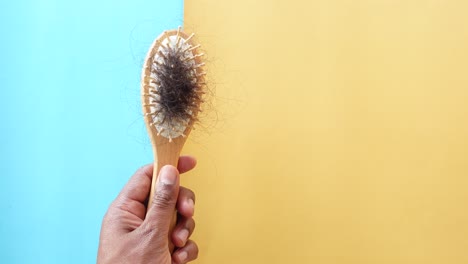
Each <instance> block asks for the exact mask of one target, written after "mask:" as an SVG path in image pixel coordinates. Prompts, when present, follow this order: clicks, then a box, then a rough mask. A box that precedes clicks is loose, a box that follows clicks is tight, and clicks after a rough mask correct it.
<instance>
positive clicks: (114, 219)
mask: <svg viewBox="0 0 468 264" xmlns="http://www.w3.org/2000/svg"><path fill="white" fill-rule="evenodd" d="M195 164H196V161H195V159H194V158H192V157H189V156H182V157H180V158H179V165H178V168H177V169H178V170H177V169H176V168H175V167H173V166H164V167H163V168H161V170H160V173H159V177H158V179H157V184H156V191H155V195H154V197H148V196H149V192H150V187H151V179H152V177H153V165H146V166H144V167H142V168H141V169H139V170H138V171H137V172H136V173H135V174H134V175H133V176H132V178H131V179H130V180H129V182H128V183H127V184H126V185H125V187H124V188H123V189H122V191H121V192H120V194H119V195H118V196H117V198H116V199H115V200H114V201H113V202H112V204H111V205H110V206H109V209H108V211H107V213H106V215H105V216H104V219H103V221H102V227H101V235H100V239H99V251H98V257H97V263H98V264H108V263H112V264H116V263H157V264H182V263H187V262H189V261H192V260H194V259H196V258H197V255H198V247H197V245H196V243H195V242H193V241H192V240H189V239H188V238H189V237H190V235H191V234H192V232H193V229H194V228H195V222H194V220H193V218H192V217H193V212H194V201H195V195H194V193H193V192H192V191H191V190H189V189H187V188H184V187H181V186H180V187H179V172H180V173H184V172H187V171H189V170H191V169H193V168H194V167H195ZM148 199H153V203H152V206H151V208H149V211H148V214H147V215H146V217H145V214H146V202H147V200H148ZM174 209H177V212H178V217H177V224H176V226H175V227H174V230H173V231H172V233H170V225H171V221H172V218H173V216H174ZM169 239H170V240H171V242H172V243H173V244H174V245H175V246H176V249H175V251H174V252H171V251H170V248H169V244H170V243H169V242H170V241H169Z"/></svg>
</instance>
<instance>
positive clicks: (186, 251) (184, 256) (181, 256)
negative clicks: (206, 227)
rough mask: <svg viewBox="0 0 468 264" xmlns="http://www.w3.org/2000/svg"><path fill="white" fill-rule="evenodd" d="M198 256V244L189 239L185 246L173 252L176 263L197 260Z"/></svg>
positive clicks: (181, 263) (180, 263)
mask: <svg viewBox="0 0 468 264" xmlns="http://www.w3.org/2000/svg"><path fill="white" fill-rule="evenodd" d="M197 257H198V246H197V244H195V242H193V241H192V240H189V241H188V242H187V244H186V245H185V246H184V247H183V248H179V249H178V250H176V252H174V253H173V254H172V260H173V261H174V263H176V264H183V263H187V262H189V261H192V260H195V259H196V258H197Z"/></svg>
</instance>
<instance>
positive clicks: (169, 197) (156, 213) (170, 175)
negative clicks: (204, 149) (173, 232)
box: [144, 165, 179, 237]
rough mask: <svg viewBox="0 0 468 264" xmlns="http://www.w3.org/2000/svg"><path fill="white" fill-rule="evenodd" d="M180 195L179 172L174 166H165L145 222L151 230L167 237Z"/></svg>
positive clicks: (160, 174) (160, 173) (161, 171)
mask: <svg viewBox="0 0 468 264" xmlns="http://www.w3.org/2000/svg"><path fill="white" fill-rule="evenodd" d="M178 194H179V172H178V171H177V169H176V168H175V167H173V166H170V165H168V166H164V167H162V168H161V170H160V172H159V177H158V180H157V182H156V191H155V194H154V197H151V198H150V199H153V203H152V206H151V208H149V210H148V214H147V216H146V219H145V221H144V224H145V225H146V226H147V228H149V229H153V230H156V231H157V232H158V233H159V235H161V236H163V237H167V235H168V233H169V227H170V225H171V221H172V217H173V215H174V210H175V206H176V202H177V197H178Z"/></svg>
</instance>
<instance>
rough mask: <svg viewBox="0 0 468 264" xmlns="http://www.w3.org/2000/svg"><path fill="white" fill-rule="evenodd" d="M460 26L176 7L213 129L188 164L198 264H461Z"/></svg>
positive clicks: (388, 1) (358, 2)
mask: <svg viewBox="0 0 468 264" xmlns="http://www.w3.org/2000/svg"><path fill="white" fill-rule="evenodd" d="M467 13H468V2H467V1H461V0H460V1H455V0H439V1H431V0H420V1H416V0H413V1H408V0H373V1H371V0H368V1H363V0H348V1H339V0H327V1H325V0H322V1H316V0H310V1H271V0H256V1H251V0H237V1H220V0H198V1H194V0H186V1H185V21H184V23H185V27H186V30H187V31H193V32H196V33H197V36H198V41H199V42H201V44H202V45H203V47H204V49H205V50H206V52H207V54H208V58H209V60H208V72H209V78H210V81H211V82H212V85H213V84H214V86H215V87H214V88H215V89H216V95H215V98H214V102H213V103H214V105H215V108H216V111H217V113H218V116H219V120H218V124H217V126H216V127H215V128H207V129H203V128H202V129H200V130H198V131H201V132H198V131H195V132H194V133H195V134H193V135H192V136H193V137H192V140H191V141H190V140H189V142H188V145H187V146H186V148H185V150H184V152H185V153H190V154H194V155H196V156H197V157H198V160H199V165H198V168H197V170H196V171H194V172H193V173H191V175H189V176H186V177H185V178H184V180H183V183H184V184H185V185H187V186H189V187H191V188H193V189H194V190H195V191H196V193H197V211H196V215H195V216H196V221H197V230H196V233H195V237H194V239H196V240H197V241H198V244H199V246H200V257H199V260H198V261H197V262H196V263H208V264H211V263H227V264H228V263H236V264H237V263H359V264H363V263H392V264H393V263H412V264H413V263H425V264H426V263H468V178H467V176H468V122H467V117H468V104H467V102H468V16H467ZM208 119H210V118H208ZM208 122H210V120H208ZM207 131H208V132H209V133H210V134H207V133H206V132H207Z"/></svg>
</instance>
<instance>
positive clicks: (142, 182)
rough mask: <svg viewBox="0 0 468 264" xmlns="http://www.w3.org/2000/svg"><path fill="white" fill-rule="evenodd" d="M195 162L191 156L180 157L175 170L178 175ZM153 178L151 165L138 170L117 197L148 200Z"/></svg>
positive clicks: (142, 201)
mask: <svg viewBox="0 0 468 264" xmlns="http://www.w3.org/2000/svg"><path fill="white" fill-rule="evenodd" d="M196 164H197V161H196V159H195V158H194V157H192V156H181V157H179V162H178V165H177V169H178V170H179V172H180V173H184V172H187V171H190V170H191V169H193V168H195V165H196ZM152 178H153V164H148V165H145V166H143V167H141V168H140V169H138V170H137V171H136V172H135V174H134V175H133V176H132V177H131V178H130V180H129V181H128V183H127V184H126V185H125V187H124V188H123V190H122V191H121V192H120V194H119V196H120V197H123V198H128V199H130V200H135V201H138V202H140V203H144V202H145V201H146V199H147V198H148V195H149V192H150V186H151V180H152Z"/></svg>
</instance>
